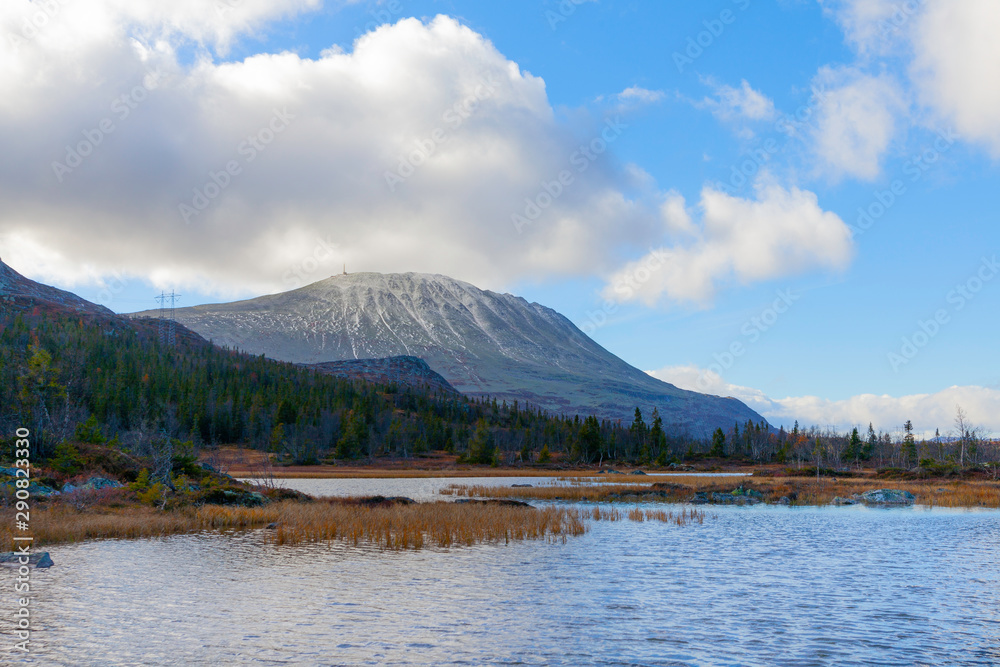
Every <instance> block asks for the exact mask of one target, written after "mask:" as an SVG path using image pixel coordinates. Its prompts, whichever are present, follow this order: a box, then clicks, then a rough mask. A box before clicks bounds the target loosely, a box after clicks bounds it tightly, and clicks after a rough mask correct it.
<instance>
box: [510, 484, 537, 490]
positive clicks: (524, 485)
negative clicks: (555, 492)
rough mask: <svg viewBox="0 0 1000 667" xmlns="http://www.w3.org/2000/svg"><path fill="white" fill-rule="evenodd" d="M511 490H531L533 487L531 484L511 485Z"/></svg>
mask: <svg viewBox="0 0 1000 667" xmlns="http://www.w3.org/2000/svg"><path fill="white" fill-rule="evenodd" d="M510 488H512V489H530V488H532V487H531V484H511V485H510Z"/></svg>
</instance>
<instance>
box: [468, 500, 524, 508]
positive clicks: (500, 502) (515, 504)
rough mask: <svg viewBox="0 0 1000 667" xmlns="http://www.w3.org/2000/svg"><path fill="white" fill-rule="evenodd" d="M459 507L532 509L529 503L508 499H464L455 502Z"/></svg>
mask: <svg viewBox="0 0 1000 667" xmlns="http://www.w3.org/2000/svg"><path fill="white" fill-rule="evenodd" d="M455 503H456V504H459V505H499V506H501V507H531V505H529V504H528V503H525V502H522V501H520V500H509V499H507V498H487V499H485V500H480V499H478V498H462V499H460V500H456V501H455Z"/></svg>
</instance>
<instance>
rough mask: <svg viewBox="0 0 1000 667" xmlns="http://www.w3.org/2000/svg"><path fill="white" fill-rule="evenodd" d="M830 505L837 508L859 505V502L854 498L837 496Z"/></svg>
mask: <svg viewBox="0 0 1000 667" xmlns="http://www.w3.org/2000/svg"><path fill="white" fill-rule="evenodd" d="M830 504H831V505H836V506H837V507H842V506H844V505H857V504H858V501H857V500H855V499H854V498H841V497H840V496H837V497H836V498H834V499H833V500H831V501H830Z"/></svg>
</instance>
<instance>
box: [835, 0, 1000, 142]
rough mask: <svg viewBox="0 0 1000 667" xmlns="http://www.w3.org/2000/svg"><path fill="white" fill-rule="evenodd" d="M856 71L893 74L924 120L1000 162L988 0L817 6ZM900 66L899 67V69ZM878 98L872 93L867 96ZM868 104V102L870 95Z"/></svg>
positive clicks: (994, 10)
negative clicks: (837, 29)
mask: <svg viewBox="0 0 1000 667" xmlns="http://www.w3.org/2000/svg"><path fill="white" fill-rule="evenodd" d="M821 3H822V4H823V5H824V8H825V9H826V10H827V11H828V12H829V13H830V14H831V15H832V16H833V17H834V18H835V19H836V20H837V21H838V23H839V24H840V25H841V27H842V28H843V30H844V34H845V36H846V37H847V40H848V42H849V43H850V44H851V45H852V46H853V47H854V48H855V50H856V51H857V53H858V56H859V63H858V65H859V66H860V67H863V68H872V69H874V68H875V67H878V68H879V69H880V71H886V70H890V71H891V70H894V69H895V70H898V72H899V73H898V77H897V78H898V79H900V80H902V79H903V78H907V77H908V81H907V88H908V94H910V93H912V95H911V96H912V97H913V98H914V99H915V100H917V101H919V102H920V103H921V104H922V105H923V107H924V110H929V111H930V112H931V113H930V114H929V115H930V118H925V117H924V116H925V115H926V114H917V113H914V114H913V115H912V116H911V117H908V118H906V120H908V121H909V122H911V123H913V124H919V125H923V124H926V123H927V122H931V123H933V124H934V125H936V126H938V129H940V126H941V125H948V124H953V125H954V126H955V129H956V130H957V131H958V133H959V134H961V135H962V136H963V138H964V139H965V140H966V141H970V142H979V143H980V144H982V145H984V146H986V148H987V149H988V150H989V151H990V152H991V153H992V155H993V156H994V157H1000V89H998V88H997V86H996V85H993V81H994V80H995V79H996V73H997V71H1000V41H998V40H997V39H996V36H997V34H998V32H1000V4H998V3H997V2H995V1H994V0H961V1H956V0H907V1H906V2H903V1H900V0H821ZM900 63H902V67H899V64H900ZM873 94H874V95H877V93H874V92H873ZM869 97H870V96H869Z"/></svg>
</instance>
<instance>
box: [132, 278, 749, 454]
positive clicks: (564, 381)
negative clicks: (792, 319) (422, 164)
mask: <svg viewBox="0 0 1000 667" xmlns="http://www.w3.org/2000/svg"><path fill="white" fill-rule="evenodd" d="M149 314H153V313H149ZM177 320H178V321H179V322H181V323H183V324H184V325H185V326H187V327H189V328H191V329H192V330H194V331H196V332H198V333H200V334H201V335H202V336H205V337H206V338H209V339H211V340H213V341H214V342H215V343H217V344H222V345H227V346H230V347H233V348H237V349H240V350H245V351H247V352H250V353H253V354H265V355H267V356H269V357H271V358H274V359H278V360H282V361H290V362H295V363H300V364H317V363H326V362H331V361H340V360H348V359H364V358H378V357H392V356H400V355H405V356H413V357H419V358H421V359H424V360H425V361H426V362H427V364H428V365H429V366H430V368H432V369H433V370H434V371H436V372H438V373H440V374H441V375H442V376H443V377H444V378H445V379H446V380H447V381H448V382H449V383H450V384H451V385H452V386H454V387H455V388H456V389H457V390H459V391H460V392H462V393H464V394H466V395H469V396H476V397H486V396H489V397H495V398H497V399H498V400H506V401H508V402H513V401H515V400H516V401H519V402H520V403H521V404H524V403H529V404H531V405H535V406H538V407H540V408H543V409H545V410H547V411H549V412H550V413H554V414H568V415H573V414H580V415H587V414H595V415H597V416H598V417H601V418H606V419H611V420H618V419H622V420H626V421H629V420H630V419H631V416H632V413H633V412H634V410H635V408H636V407H637V406H638V407H640V408H641V409H642V410H643V411H644V412H646V413H647V414H648V411H649V410H651V409H652V408H654V407H655V408H657V409H658V410H659V412H660V414H661V415H662V417H663V420H664V423H665V424H667V425H670V426H671V427H672V428H673V429H675V430H679V431H683V432H687V433H689V434H690V435H692V436H696V437H704V436H706V435H708V434H709V433H710V432H711V431H713V430H714V429H715V428H717V427H722V428H730V427H731V426H732V425H733V424H734V423H744V422H746V421H748V420H751V421H753V422H761V421H763V419H762V418H761V417H760V416H759V415H758V414H756V413H755V412H754V411H753V410H751V409H750V408H748V407H747V406H746V405H744V404H743V403H741V402H740V401H738V400H736V399H734V398H721V397H717V396H708V395H704V394H698V393H695V392H690V391H684V390H681V389H678V388H677V387H675V386H673V385H670V384H667V383H665V382H661V381H660V380H657V379H655V378H652V377H650V376H649V375H647V374H646V373H644V372H642V371H641V370H639V369H637V368H634V367H632V366H630V365H628V364H627V363H625V362H624V361H622V360H621V359H619V358H618V357H616V356H615V355H613V354H611V353H610V352H608V351H607V350H605V349H604V348H602V347H601V346H600V345H598V344H597V343H596V342H594V341H593V340H591V339H590V338H588V337H587V336H586V335H585V334H584V333H583V332H581V331H580V330H579V329H578V328H577V327H576V326H574V325H573V323H572V322H570V321H569V320H568V319H567V318H565V317H564V316H562V315H560V314H559V313H557V312H556V311H554V310H552V309H551V308H546V307H545V306H542V305H539V304H537V303H528V302H527V301H526V300H524V299H523V298H520V297H517V296H513V295H510V294H498V293H495V292H490V291H487V290H481V289H479V288H477V287H475V286H473V285H470V284H469V283H465V282H461V281H458V280H454V279H452V278H448V277H446V276H440V275H428V274H415V273H406V274H379V273H358V274H351V275H337V276H333V277H331V278H328V279H326V280H322V281H319V282H317V283H314V284H312V285H308V286H306V287H303V288H300V289H297V290H294V291H291V292H285V293H281V294H274V295H270V296H263V297H259V298H255V299H250V300H246V301H239V302H235V303H228V304H215V305H205V306H194V307H188V308H180V309H178V310H177Z"/></svg>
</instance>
